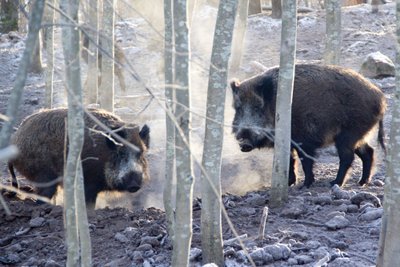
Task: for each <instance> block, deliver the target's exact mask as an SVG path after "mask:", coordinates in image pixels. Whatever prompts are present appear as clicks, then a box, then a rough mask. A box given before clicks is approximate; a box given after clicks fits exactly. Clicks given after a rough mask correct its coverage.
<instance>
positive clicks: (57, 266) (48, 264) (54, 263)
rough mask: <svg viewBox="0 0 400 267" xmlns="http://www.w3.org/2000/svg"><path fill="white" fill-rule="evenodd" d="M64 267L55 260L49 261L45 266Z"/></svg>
mask: <svg viewBox="0 0 400 267" xmlns="http://www.w3.org/2000/svg"><path fill="white" fill-rule="evenodd" d="M61 266H62V265H60V264H58V263H57V262H55V261H54V260H47V261H46V263H45V264H44V267H61Z"/></svg>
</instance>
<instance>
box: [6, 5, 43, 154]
mask: <svg viewBox="0 0 400 267" xmlns="http://www.w3.org/2000/svg"><path fill="white" fill-rule="evenodd" d="M44 2H45V1H44V0H36V1H35V2H34V4H33V7H32V16H31V18H30V20H29V32H28V37H27V39H26V42H25V50H24V53H23V54H22V58H21V61H20V63H19V67H18V71H17V74H16V80H15V83H14V87H13V91H12V93H11V96H10V98H9V99H8V105H7V113H6V116H7V117H8V119H9V120H8V121H6V122H5V123H4V124H3V127H2V128H1V132H0V148H3V147H5V146H7V145H8V143H9V142H10V136H11V133H12V129H13V127H14V125H15V122H16V118H17V115H18V109H19V105H20V104H21V98H22V91H23V89H24V86H25V81H26V76H27V74H28V68H29V66H30V64H31V60H32V53H33V49H34V47H35V44H36V41H37V38H38V33H39V30H40V27H41V23H42V16H43V9H44Z"/></svg>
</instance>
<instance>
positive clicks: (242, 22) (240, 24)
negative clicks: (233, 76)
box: [230, 0, 249, 72]
mask: <svg viewBox="0 0 400 267" xmlns="http://www.w3.org/2000/svg"><path fill="white" fill-rule="evenodd" d="M248 10H249V0H243V1H239V3H238V8H237V14H236V20H235V30H234V33H233V41H232V56H231V61H230V71H232V72H236V71H238V69H239V67H240V62H241V60H242V51H243V48H244V40H245V34H246V28H247V13H248Z"/></svg>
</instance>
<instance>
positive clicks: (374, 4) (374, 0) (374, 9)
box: [371, 0, 381, 13]
mask: <svg viewBox="0 0 400 267" xmlns="http://www.w3.org/2000/svg"><path fill="white" fill-rule="evenodd" d="M380 3H381V0H372V1H371V6H372V10H371V12H372V13H378V11H379V4H380Z"/></svg>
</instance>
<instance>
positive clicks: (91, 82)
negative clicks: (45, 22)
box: [86, 0, 99, 104]
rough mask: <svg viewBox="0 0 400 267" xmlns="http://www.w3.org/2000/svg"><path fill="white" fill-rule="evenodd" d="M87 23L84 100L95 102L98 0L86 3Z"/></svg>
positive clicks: (96, 90)
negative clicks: (86, 68) (87, 41)
mask: <svg viewBox="0 0 400 267" xmlns="http://www.w3.org/2000/svg"><path fill="white" fill-rule="evenodd" d="M88 9H89V11H88V24H89V29H88V31H87V32H86V33H87V34H88V35H89V38H88V39H89V40H91V42H89V44H88V48H87V49H88V50H89V52H88V53H87V54H88V70H87V80H86V87H87V88H86V92H87V95H86V102H87V104H90V103H92V104H93V103H97V96H98V87H99V84H98V81H99V79H98V76H99V70H98V67H97V66H98V65H99V62H98V61H99V59H98V53H99V51H98V46H99V34H98V31H99V12H98V10H99V0H89V4H88Z"/></svg>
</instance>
